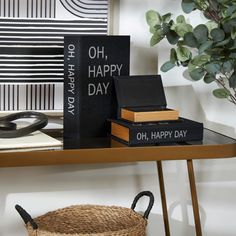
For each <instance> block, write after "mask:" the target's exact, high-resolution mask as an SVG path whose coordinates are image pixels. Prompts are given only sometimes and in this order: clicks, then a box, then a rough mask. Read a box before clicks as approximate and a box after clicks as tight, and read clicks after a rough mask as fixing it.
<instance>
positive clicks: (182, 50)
mask: <svg viewBox="0 0 236 236" xmlns="http://www.w3.org/2000/svg"><path fill="white" fill-rule="evenodd" d="M176 53H177V58H178V60H179V61H187V60H189V59H190V57H191V52H190V50H189V49H188V48H186V47H183V46H179V47H178V48H177V49H176Z"/></svg>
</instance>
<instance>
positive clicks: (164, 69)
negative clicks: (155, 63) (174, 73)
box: [161, 61, 175, 72]
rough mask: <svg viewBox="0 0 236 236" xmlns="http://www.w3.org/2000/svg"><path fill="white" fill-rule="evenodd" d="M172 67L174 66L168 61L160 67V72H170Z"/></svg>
mask: <svg viewBox="0 0 236 236" xmlns="http://www.w3.org/2000/svg"><path fill="white" fill-rule="evenodd" d="M174 67H175V64H173V63H172V62H170V61H167V62H165V63H164V64H163V65H162V66H161V71H162V72H167V71H169V70H171V69H172V68H174Z"/></svg>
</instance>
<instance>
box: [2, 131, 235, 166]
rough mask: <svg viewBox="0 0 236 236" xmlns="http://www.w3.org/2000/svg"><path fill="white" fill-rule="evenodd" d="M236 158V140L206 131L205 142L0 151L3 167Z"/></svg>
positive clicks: (98, 143)
mask: <svg viewBox="0 0 236 236" xmlns="http://www.w3.org/2000/svg"><path fill="white" fill-rule="evenodd" d="M235 156H236V140H235V139H233V138H230V137H227V136H224V135H222V134H219V133H217V132H214V131H211V130H208V129H204V138H203V140H202V141H192V142H185V143H168V144H161V145H155V146H139V147H128V146H126V145H124V144H122V143H120V142H118V141H115V140H113V139H110V138H107V139H102V140H101V139H99V140H97V141H96V142H93V143H92V145H91V146H88V145H87V146H86V147H84V148H80V149H69V150H63V149H60V150H44V151H39V150H38V151H37V150H33V151H32V150H31V151H26V150H21V151H19V150H11V152H10V151H4V152H0V167H16V166H41V165H65V164H92V163H118V162H137V161H160V160H184V159H213V158H230V157H235Z"/></svg>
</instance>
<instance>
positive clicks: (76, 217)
mask: <svg viewBox="0 0 236 236" xmlns="http://www.w3.org/2000/svg"><path fill="white" fill-rule="evenodd" d="M142 196H148V197H149V198H150V201H149V205H148V208H147V210H146V211H145V213H144V215H143V216H142V215H140V214H138V213H137V212H135V211H134V209H135V207H136V204H137V202H138V200H139V199H140V198H141V197H142ZM153 203H154V196H153V194H152V193H151V192H149V191H144V192H141V193H139V194H138V195H137V196H136V197H135V198H134V201H133V204H132V206H131V209H129V208H125V207H117V206H98V205H75V206H70V207H66V208H62V209H58V210H56V211H51V212H48V213H46V214H44V215H42V216H39V217H37V218H35V219H32V217H31V216H30V215H29V214H28V213H27V212H26V211H25V210H24V209H23V208H22V207H21V206H19V205H16V206H15V208H16V210H17V211H18V213H19V214H20V216H21V217H22V218H23V220H24V222H25V226H26V228H27V230H28V234H29V236H145V235H146V233H145V232H146V226H147V219H148V216H149V213H150V211H151V209H152V206H153Z"/></svg>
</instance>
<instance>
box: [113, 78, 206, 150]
mask: <svg viewBox="0 0 236 236" xmlns="http://www.w3.org/2000/svg"><path fill="white" fill-rule="evenodd" d="M114 84H115V90H116V97H117V101H118V107H119V116H118V119H112V120H111V134H112V136H113V137H114V138H115V139H118V140H119V141H122V142H124V143H126V144H128V145H129V146H135V145H155V144H158V143H170V142H173V143H175V142H186V141H196V140H202V138H203V124H202V123H199V122H196V121H192V120H189V119H185V118H182V117H179V112H178V111H177V110H172V109H169V108H167V103H166V98H165V93H164V88H163V85H162V81H161V77H160V75H153V76H150V75H149V76H119V77H118V76H117V77H115V78H114Z"/></svg>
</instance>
